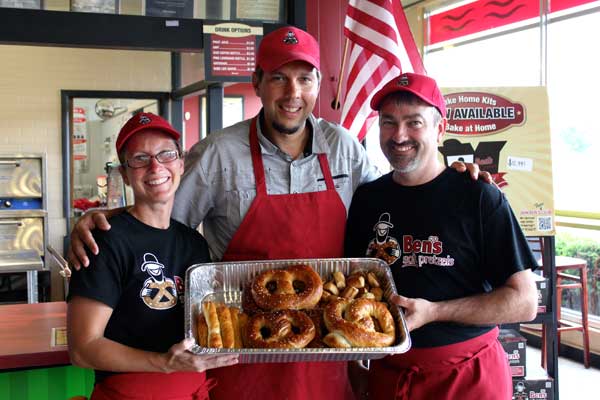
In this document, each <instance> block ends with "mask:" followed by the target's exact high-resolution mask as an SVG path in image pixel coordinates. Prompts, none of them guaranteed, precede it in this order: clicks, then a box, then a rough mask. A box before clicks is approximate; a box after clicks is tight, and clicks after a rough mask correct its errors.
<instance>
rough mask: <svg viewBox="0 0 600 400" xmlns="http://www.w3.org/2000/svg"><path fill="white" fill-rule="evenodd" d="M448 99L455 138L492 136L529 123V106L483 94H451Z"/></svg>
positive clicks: (448, 115)
mask: <svg viewBox="0 0 600 400" xmlns="http://www.w3.org/2000/svg"><path fill="white" fill-rule="evenodd" d="M444 97H445V99H446V108H447V118H448V125H447V127H446V132H447V133H449V134H453V135H464V136H474V135H489V134H493V133H498V132H500V131H503V130H505V129H507V128H509V127H510V126H512V125H522V124H523V122H524V121H525V107H524V106H523V105H522V104H520V103H513V102H511V101H510V100H508V99H505V98H504V97H501V96H498V95H495V94H491V93H483V92H460V93H450V94H447V95H445V96H444Z"/></svg>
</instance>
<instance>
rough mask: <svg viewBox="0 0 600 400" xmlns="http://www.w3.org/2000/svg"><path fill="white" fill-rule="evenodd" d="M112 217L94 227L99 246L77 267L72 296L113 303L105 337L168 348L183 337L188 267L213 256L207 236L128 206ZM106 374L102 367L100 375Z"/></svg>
mask: <svg viewBox="0 0 600 400" xmlns="http://www.w3.org/2000/svg"><path fill="white" fill-rule="evenodd" d="M109 222H110V224H111V229H110V230H109V231H101V230H95V231H94V232H93V235H94V238H95V239H96V243H97V244H98V247H99V249H100V252H99V253H98V255H93V254H91V253H90V252H88V257H89V258H90V266H89V267H88V268H82V269H81V270H80V271H74V272H73V276H72V277H71V281H70V283H69V300H70V299H71V298H73V296H82V297H87V298H90V299H93V300H97V301H99V302H102V303H104V304H106V305H108V306H109V307H111V308H112V309H113V313H112V315H111V317H110V319H109V321H108V324H107V326H106V329H105V332H104V336H105V337H106V338H108V339H111V340H114V341H116V342H118V343H121V344H124V345H126V346H130V347H134V348H137V349H142V350H147V351H155V352H166V351H167V350H168V349H169V348H170V347H171V346H172V345H173V344H175V343H178V342H180V341H181V340H183V337H184V315H183V313H184V302H183V291H184V279H185V271H186V270H187V268H188V267H189V266H191V265H192V264H196V263H205V262H210V256H209V252H208V245H207V243H206V240H205V239H204V237H202V235H201V234H200V233H199V232H197V231H195V230H193V229H190V228H188V227H186V226H185V225H182V224H181V223H179V222H177V221H175V220H171V224H170V226H169V228H167V229H157V228H154V227H151V226H148V225H146V224H144V223H142V222H141V221H139V220H137V219H136V218H135V217H133V216H132V215H131V214H129V213H127V212H124V213H121V214H119V215H116V216H114V217H112V218H110V220H109ZM107 375H109V374H106V373H103V372H99V371H98V372H97V374H96V381H97V382H98V381H99V380H102V379H103V378H104V377H105V376H107Z"/></svg>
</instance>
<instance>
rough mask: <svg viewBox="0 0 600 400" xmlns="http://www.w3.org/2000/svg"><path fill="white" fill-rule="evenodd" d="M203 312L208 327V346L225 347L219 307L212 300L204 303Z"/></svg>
mask: <svg viewBox="0 0 600 400" xmlns="http://www.w3.org/2000/svg"><path fill="white" fill-rule="evenodd" d="M202 313H203V314H204V319H205V320H206V325H207V327H208V347H219V348H221V347H223V341H222V339H221V326H220V324H219V316H218V314H217V307H216V306H215V303H214V302H212V301H206V302H204V303H202Z"/></svg>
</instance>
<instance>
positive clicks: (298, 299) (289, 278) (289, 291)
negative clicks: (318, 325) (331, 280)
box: [251, 265, 323, 310]
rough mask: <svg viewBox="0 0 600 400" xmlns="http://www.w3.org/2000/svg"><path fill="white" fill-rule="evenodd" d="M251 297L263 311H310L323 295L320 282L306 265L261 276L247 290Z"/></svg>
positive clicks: (269, 272)
mask: <svg viewBox="0 0 600 400" xmlns="http://www.w3.org/2000/svg"><path fill="white" fill-rule="evenodd" d="M251 290H252V297H253V298H254V301H255V302H256V304H257V305H258V306H259V307H260V308H262V309H264V310H302V309H308V308H313V307H314V306H315V305H316V304H317V303H318V302H319V299H321V295H322V294H323V281H322V280H321V277H320V276H319V274H317V273H316V272H315V271H314V270H313V269H312V268H311V267H309V266H308V265H294V266H291V267H288V268H285V269H275V270H268V271H264V272H262V273H261V274H260V275H258V276H257V277H256V278H255V279H254V281H253V282H252V286H251Z"/></svg>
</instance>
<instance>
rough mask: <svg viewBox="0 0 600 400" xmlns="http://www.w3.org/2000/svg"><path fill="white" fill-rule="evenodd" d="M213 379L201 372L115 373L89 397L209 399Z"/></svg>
mask: <svg viewBox="0 0 600 400" xmlns="http://www.w3.org/2000/svg"><path fill="white" fill-rule="evenodd" d="M213 382H214V381H212V380H207V379H206V374H204V373H199V372H173V373H170V374H164V373H159V372H148V373H142V372H135V373H125V374H115V375H111V376H109V377H107V378H106V379H104V380H103V381H102V382H100V383H98V384H97V385H96V386H95V387H94V391H93V392H92V396H91V398H90V400H159V399H160V400H208V398H209V397H208V391H209V390H210V388H211V386H212V384H213Z"/></svg>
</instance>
